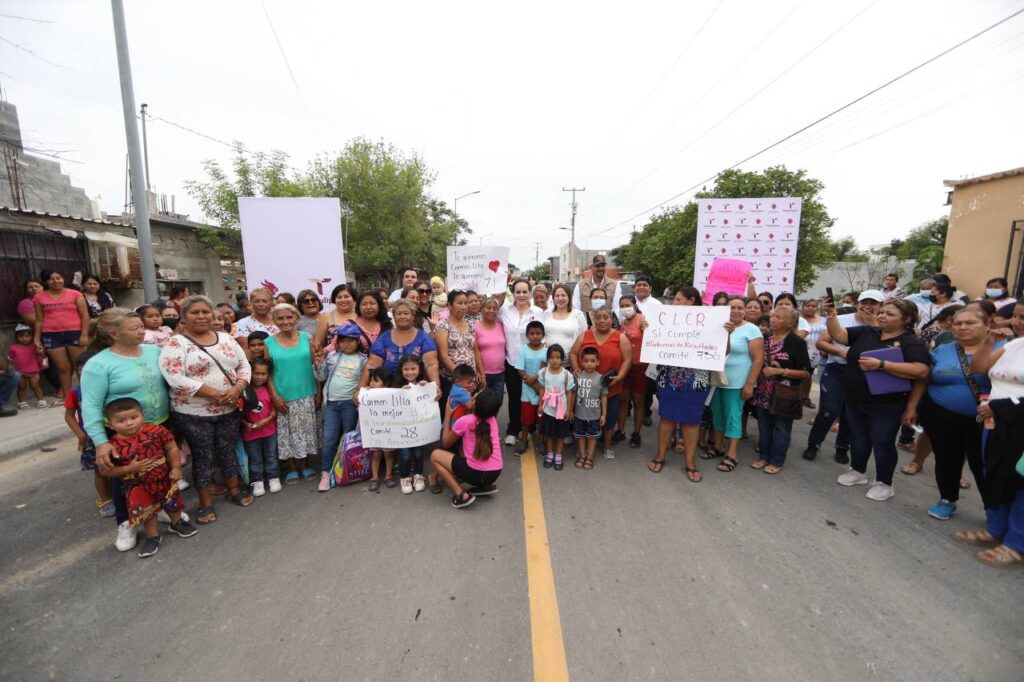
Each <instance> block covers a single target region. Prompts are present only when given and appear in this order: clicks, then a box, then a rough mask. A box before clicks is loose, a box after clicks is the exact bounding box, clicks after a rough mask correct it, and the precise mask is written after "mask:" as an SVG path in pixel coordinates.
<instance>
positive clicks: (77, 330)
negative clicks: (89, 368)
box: [32, 270, 89, 405]
mask: <svg viewBox="0 0 1024 682" xmlns="http://www.w3.org/2000/svg"><path fill="white" fill-rule="evenodd" d="M39 279H41V280H43V286H45V287H46V289H45V290H43V291H40V292H39V293H38V294H36V295H35V296H33V297H32V302H33V303H34V304H35V307H36V323H35V345H36V348H37V349H39V350H40V351H42V350H45V351H46V354H47V355H48V356H49V357H50V364H52V365H53V366H54V367H56V368H57V371H58V372H60V387H61V390H62V392H63V394H64V395H67V393H68V391H70V390H71V368H72V367H74V364H75V360H76V359H77V358H78V354H79V353H81V352H82V351H83V350H85V347H86V346H88V345H89V308H88V307H87V306H86V305H85V298H84V297H83V296H82V294H81V293H80V292H78V291H75V290H74V289H67V288H65V287H64V278H63V277H62V276H61V274H60V273H59V272H52V271H50V270H43V271H42V272H41V273H40V275H39ZM60 404H62V401H60V400H58V401H57V402H56V403H54V405H60Z"/></svg>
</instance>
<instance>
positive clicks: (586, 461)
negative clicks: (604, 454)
mask: <svg viewBox="0 0 1024 682" xmlns="http://www.w3.org/2000/svg"><path fill="white" fill-rule="evenodd" d="M583 468H584V469H587V470H590V469H593V468H594V460H592V459H590V458H589V457H584V458H583Z"/></svg>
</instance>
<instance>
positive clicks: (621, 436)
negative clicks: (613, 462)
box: [612, 430, 626, 443]
mask: <svg viewBox="0 0 1024 682" xmlns="http://www.w3.org/2000/svg"><path fill="white" fill-rule="evenodd" d="M624 440H626V432H625V431H618V430H616V431H615V433H613V434H612V442H613V443H621V442H622V441H624Z"/></svg>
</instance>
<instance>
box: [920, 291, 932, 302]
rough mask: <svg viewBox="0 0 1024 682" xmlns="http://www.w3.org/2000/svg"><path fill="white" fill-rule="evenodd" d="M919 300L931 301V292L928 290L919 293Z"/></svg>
mask: <svg viewBox="0 0 1024 682" xmlns="http://www.w3.org/2000/svg"><path fill="white" fill-rule="evenodd" d="M921 298H923V299H924V300H926V301H930V300H932V292H931V290H930V289H929V290H927V291H922V292H921Z"/></svg>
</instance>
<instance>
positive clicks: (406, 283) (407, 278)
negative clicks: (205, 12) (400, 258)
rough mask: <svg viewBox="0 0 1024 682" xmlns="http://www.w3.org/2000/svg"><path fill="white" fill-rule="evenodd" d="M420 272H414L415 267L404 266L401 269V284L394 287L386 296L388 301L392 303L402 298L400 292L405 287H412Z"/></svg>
mask: <svg viewBox="0 0 1024 682" xmlns="http://www.w3.org/2000/svg"><path fill="white" fill-rule="evenodd" d="M419 278H420V274H419V273H418V272H416V268H406V269H405V270H403V271H402V286H401V288H400V289H395V290H394V291H392V292H391V295H390V296H388V303H394V302H395V301H397V300H398V299H400V298H402V292H403V291H405V290H406V289H412V288H413V287H414V286H416V282H417V281H419Z"/></svg>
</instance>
